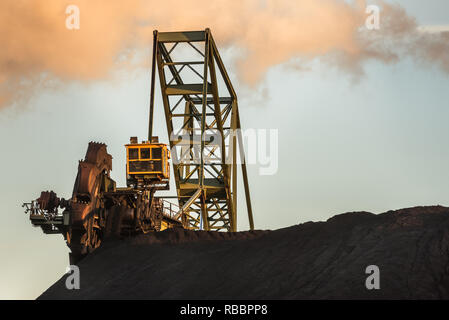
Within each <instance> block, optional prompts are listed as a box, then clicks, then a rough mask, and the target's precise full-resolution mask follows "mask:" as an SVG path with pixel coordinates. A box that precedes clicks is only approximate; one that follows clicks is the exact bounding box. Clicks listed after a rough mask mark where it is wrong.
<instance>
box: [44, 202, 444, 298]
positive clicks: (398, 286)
mask: <svg viewBox="0 0 449 320" xmlns="http://www.w3.org/2000/svg"><path fill="white" fill-rule="evenodd" d="M369 265H376V266H378V268H379V275H380V278H379V282H380V289H378V290H377V289H372V290H368V289H367V287H366V285H365V282H366V279H367V277H369V276H370V275H369V274H367V273H366V268H367V266H369ZM79 268H80V274H81V277H80V278H81V288H80V289H79V290H67V289H66V287H65V278H66V276H63V277H62V278H61V279H60V280H59V281H57V282H56V283H55V284H54V285H53V286H51V287H50V288H49V289H48V290H47V291H45V292H44V293H43V294H42V295H41V296H40V299H449V208H445V207H441V206H433V207H416V208H409V209H402V210H397V211H389V212H386V213H383V214H378V215H375V214H372V213H369V212H351V213H345V214H340V215H337V216H334V217H333V218H330V219H329V220H327V221H326V222H308V223H304V224H300V225H295V226H292V227H288V228H284V229H279V230H274V231H253V232H237V233H213V232H205V231H196V232H195V231H186V230H180V229H177V230H167V231H163V232H160V233H156V234H155V233H152V234H147V235H141V236H137V237H134V238H127V239H117V240H111V241H108V242H105V243H104V244H103V245H102V247H101V248H99V249H98V250H96V251H95V252H94V253H92V254H91V255H89V256H88V257H87V258H85V259H84V260H82V261H81V262H80V263H79Z"/></svg>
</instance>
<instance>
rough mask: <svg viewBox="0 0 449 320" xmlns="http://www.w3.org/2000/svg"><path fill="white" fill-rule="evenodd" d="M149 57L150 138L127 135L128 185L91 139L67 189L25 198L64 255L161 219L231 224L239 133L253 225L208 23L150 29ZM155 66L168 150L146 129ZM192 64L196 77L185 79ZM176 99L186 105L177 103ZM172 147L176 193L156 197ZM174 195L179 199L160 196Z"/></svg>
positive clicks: (230, 104) (233, 105) (234, 124)
mask: <svg viewBox="0 0 449 320" xmlns="http://www.w3.org/2000/svg"><path fill="white" fill-rule="evenodd" d="M198 45H199V46H198ZM182 46H184V47H187V48H190V49H191V50H193V53H194V54H196V59H197V60H195V58H192V59H189V60H185V61H180V60H176V59H175V57H174V56H173V54H174V51H175V49H176V48H177V47H178V48H179V47H182ZM184 53H185V51H184ZM152 62H153V63H152V74H151V93H150V116H149V134H148V140H146V141H141V142H140V143H139V142H138V140H137V137H131V139H130V143H129V144H127V145H125V147H126V184H127V185H126V187H117V186H116V182H115V181H114V180H113V179H112V178H111V176H110V172H111V170H112V156H111V155H110V154H109V153H108V152H107V148H106V145H105V144H103V143H97V142H90V143H89V146H88V148H87V152H86V155H85V158H84V159H83V160H81V161H79V164H78V173H77V176H76V179H75V184H74V187H73V193H72V197H71V198H70V199H67V200H66V199H64V198H59V197H58V196H57V195H56V193H55V192H53V191H43V192H41V194H40V197H39V198H38V199H36V200H34V201H31V202H29V203H24V204H23V206H24V207H25V208H26V211H25V212H26V213H28V214H29V217H30V220H31V223H32V225H33V226H36V227H40V228H41V229H42V231H43V232H44V233H46V234H62V235H63V236H64V239H65V241H66V243H67V245H68V247H69V248H70V251H71V252H70V254H69V255H70V263H71V264H76V263H78V262H79V261H80V260H81V259H82V258H83V257H85V256H86V255H87V254H89V253H90V252H92V251H93V250H95V249H96V248H98V247H99V246H100V245H101V243H102V242H103V241H105V240H106V239H108V238H114V237H115V238H117V237H124V236H131V235H135V234H142V233H149V232H157V231H162V230H165V229H168V228H184V229H192V230H198V229H202V230H216V231H236V230H237V161H236V158H237V141H238V142H239V145H240V148H239V152H240V159H241V169H242V173H243V185H244V188H245V190H244V191H245V198H246V204H247V210H248V220H249V225H250V229H251V230H252V229H253V228H254V223H253V217H252V209H251V201H250V194H249V186H248V176H247V172H246V165H245V161H244V152H243V147H242V136H241V132H240V117H239V114H238V107H237V97H236V94H235V91H234V89H233V87H232V84H231V82H230V79H229V77H228V75H227V73H226V69H225V68H224V65H223V63H222V60H221V58H220V55H219V53H218V50H217V48H216V45H215V42H214V40H213V38H212V34H211V32H210V30H209V29H206V30H203V31H188V32H158V31H155V32H154V41H153V60H152ZM216 69H218V72H217V71H216ZM156 70H157V72H158V75H159V82H160V89H161V95H162V101H163V107H164V113H165V120H166V127H167V133H168V137H169V140H170V142H169V146H170V150H169V148H168V146H167V145H166V144H163V143H159V139H158V137H156V136H153V113H154V95H155V83H156V80H155V75H156ZM183 70H190V71H191V75H190V76H188V75H185V74H184V73H183ZM184 72H185V71H184ZM192 74H193V75H194V76H196V77H197V80H196V82H195V81H193V83H192V80H191V79H192ZM218 76H221V79H220V81H218V80H217V78H218ZM168 78H171V80H169V79H168ZM219 82H221V83H224V87H225V88H224V90H221V89H219V85H218V83H219ZM223 92H225V94H224V95H223ZM173 99H175V100H173ZM181 102H182V103H183V104H184V105H185V108H184V110H181V111H179V112H177V111H176V110H177V108H178V106H179V105H180V104H181ZM179 109H180V108H179ZM176 119H179V120H180V123H179V124H176V121H175V120H176ZM171 153H173V158H174V159H173V172H174V178H175V181H174V182H175V185H176V191H177V194H176V196H172V197H168V196H165V197H160V196H157V195H156V193H157V192H158V191H159V190H169V183H170V162H169V159H170V158H171ZM172 198H174V199H176V200H177V202H178V203H177V204H175V203H171V202H169V201H168V200H169V199H172Z"/></svg>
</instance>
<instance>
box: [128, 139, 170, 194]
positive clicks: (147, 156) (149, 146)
mask: <svg viewBox="0 0 449 320" xmlns="http://www.w3.org/2000/svg"><path fill="white" fill-rule="evenodd" d="M125 147H126V184H127V185H128V187H129V186H147V185H152V184H157V183H163V182H166V181H168V180H169V178H170V164H169V162H168V159H170V151H169V150H168V148H167V145H166V144H163V143H159V142H158V138H157V137H153V139H152V141H151V142H149V141H142V143H138V142H137V138H136V137H131V139H130V144H127V145H125Z"/></svg>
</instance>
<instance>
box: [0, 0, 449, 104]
mask: <svg viewBox="0 0 449 320" xmlns="http://www.w3.org/2000/svg"><path fill="white" fill-rule="evenodd" d="M69 4H75V5H77V6H78V7H79V8H80V29H79V30H68V29H67V28H66V26H65V20H66V17H67V15H66V13H65V9H66V7H67V6H68V5H69ZM378 4H379V5H380V6H381V8H382V9H381V13H380V14H381V16H380V30H374V31H369V30H367V29H366V28H365V27H364V23H365V19H366V17H367V14H366V13H365V8H366V3H365V1H361V0H360V1H353V2H347V1H343V0H295V1H291V0H265V1H261V0H246V1H228V0H215V1H209V0H194V1H178V0H166V1H155V0H126V1H118V0H117V1H101V0H71V1H65V0H36V1H28V0H15V1H2V2H1V4H0V40H1V42H2V50H0V108H1V107H5V106H8V105H11V104H13V103H14V102H17V101H23V99H26V98H27V97H29V96H30V95H32V94H33V93H34V92H36V90H39V88H41V86H43V85H46V84H47V83H48V81H50V80H51V79H57V80H58V81H59V82H62V83H64V82H69V81H82V82H91V81H97V80H99V79H108V78H109V77H111V72H112V71H113V70H116V69H117V68H120V67H124V68H131V67H135V66H136V65H137V66H142V64H144V65H145V66H146V67H148V65H147V64H146V63H147V61H148V60H149V59H148V57H144V59H143V60H140V61H139V59H137V61H136V59H135V57H136V56H134V54H135V53H138V52H141V51H142V50H143V49H148V47H149V46H151V41H152V40H151V39H152V31H153V30H154V29H158V30H161V31H175V30H197V29H200V30H201V29H204V28H205V27H210V28H211V29H212V33H213V35H214V38H215V40H216V41H217V42H218V44H219V46H221V47H225V46H235V47H238V48H239V49H240V50H239V52H242V54H241V56H240V57H239V58H238V59H237V60H236V68H237V75H238V76H239V78H240V79H241V80H242V81H244V82H245V83H247V84H257V83H258V82H259V81H260V80H261V79H262V78H263V77H264V75H265V73H266V72H267V70H268V69H269V68H270V67H272V66H275V65H278V64H282V63H286V62H288V61H290V60H291V59H293V58H295V59H296V58H299V59H300V60H301V61H307V60H311V59H316V58H318V59H322V60H323V61H325V62H326V63H329V64H331V65H333V66H335V67H337V68H339V69H341V70H343V71H344V72H349V73H351V74H355V75H361V74H363V65H364V62H366V61H367V60H376V61H380V62H383V63H394V62H396V61H398V60H400V59H401V58H402V57H404V56H407V55H411V56H412V57H414V58H415V59H417V60H419V61H423V62H425V63H428V64H432V65H436V66H438V67H439V68H441V69H442V70H444V71H446V72H449V58H448V54H449V53H448V52H449V51H448V50H447V49H448V43H449V42H448V41H447V40H448V34H447V33H446V32H441V31H435V32H432V33H429V32H422V31H420V30H419V28H418V26H417V24H416V22H415V20H414V19H413V18H412V17H410V16H408V15H407V13H406V12H405V11H404V9H402V8H401V7H400V6H397V5H390V4H386V3H384V2H378ZM141 56H142V55H141ZM132 57H134V58H133V59H132ZM137 57H139V56H138V55H137Z"/></svg>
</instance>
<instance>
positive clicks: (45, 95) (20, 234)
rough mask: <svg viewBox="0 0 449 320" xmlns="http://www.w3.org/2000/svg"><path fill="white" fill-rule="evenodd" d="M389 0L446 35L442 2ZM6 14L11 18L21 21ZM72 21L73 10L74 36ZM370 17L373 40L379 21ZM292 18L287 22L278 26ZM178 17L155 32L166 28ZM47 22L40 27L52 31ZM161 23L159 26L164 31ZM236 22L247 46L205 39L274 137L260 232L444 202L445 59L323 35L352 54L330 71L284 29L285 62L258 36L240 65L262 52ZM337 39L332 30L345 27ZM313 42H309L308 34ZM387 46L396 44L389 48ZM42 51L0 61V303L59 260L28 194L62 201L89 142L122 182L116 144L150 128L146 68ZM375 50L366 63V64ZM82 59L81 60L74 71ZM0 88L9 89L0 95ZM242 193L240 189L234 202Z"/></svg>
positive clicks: (52, 271)
mask: <svg viewBox="0 0 449 320" xmlns="http://www.w3.org/2000/svg"><path fill="white" fill-rule="evenodd" d="M330 2H335V1H333V0H332V1H330ZM387 2H388V3H390V4H391V3H398V4H400V6H401V7H402V8H404V9H405V11H406V13H407V15H408V16H409V17H414V18H415V19H416V23H417V25H418V26H419V27H420V28H423V29H425V30H430V31H431V30H449V3H448V2H447V1H445V0H429V1H419V0H403V1H398V2H394V1H387ZM36 3H39V1H36ZM73 3H76V1H73ZM368 3H369V2H368ZM304 4H305V5H306V4H307V1H304ZM13 9H14V10H15V11H14V14H18V12H20V11H17V8H13ZM41 9H42V10H43V11H45V10H46V9H45V7H42V8H41ZM162 9H163V8H161V11H163V10H162ZM300 9H301V8H300ZM312 9H313V8H312ZM23 10H24V12H25V11H26V8H25V9H23ZM0 11H2V12H3V14H4V12H5V11H4V10H0ZM106 11H107V10H106ZM111 12H113V11H112V9H111ZM299 12H300V11H295V13H298V14H299ZM332 12H334V11H332ZM337 12H340V11H337ZM343 12H346V11H343ZM351 12H352V11H351ZM268 13H271V14H273V13H272V12H271V11H268ZM27 14H30V13H27ZM123 14H124V15H125V14H130V15H131V16H132V15H133V14H135V12H133V11H131V12H125V13H123ZM276 14H277V16H276V18H275V21H277V22H278V24H280V25H282V24H281V22H282V21H283V15H287V13H282V12H281V13H276ZM111 15H112V13H111ZM82 17H83V10H82V8H81V30H82V28H83V20H82ZM113 17H116V16H114V15H113ZM157 17H158V16H155V19H156V18H157ZM380 17H381V30H380V31H381V32H383V31H382V13H381V16H380ZM13 18H14V19H20V17H19V16H13ZM175 18H176V17H175ZM196 18H197V19H198V23H200V24H201V23H204V24H206V23H207V22H208V21H207V19H205V21H204V22H203V21H202V19H203V18H202V15H201V14H198V16H197V17H196ZM295 18H296V17H295V16H294V15H293V16H289V17H285V19H286V20H287V21H296V20H297V19H295ZM176 21H178V20H177V19H174V22H173V23H172V24H170V25H169V24H167V23H166V22H160V24H161V26H162V27H166V28H169V29H171V28H175V29H176V23H175V22H176ZM179 21H180V22H179V24H180V25H182V26H184V24H183V22H182V21H181V20H179ZM121 22H122V23H123V21H121ZM256 22H257V21H255V23H256ZM114 23H118V22H114V21H111V22H110V24H111V30H115V28H116V27H115V26H114ZM223 23H225V21H224V22H223ZM239 23H240V22H239ZM299 26H300V25H298V27H299ZM314 26H315V25H314ZM52 27H53V26H52V24H48V28H50V32H51V28H52ZM162 27H161V28H158V29H160V30H161V31H164V28H162ZM205 27H206V26H205ZM242 27H244V28H247V29H244V31H243V33H242V34H243V35H244V37H245V39H246V40H247V43H248V47H244V46H245V42H242V41H243V40H235V38H234V37H236V34H227V33H226V32H224V31H223V30H224V29H225V28H223V30H222V29H221V28H220V26H217V27H216V29H214V28H212V33H213V34H214V38H215V41H216V42H217V45H218V47H219V50H220V52H221V55H222V57H223V60H224V63H225V65H226V67H227V70H228V72H229V74H230V77H231V80H232V82H233V84H234V88H235V89H236V92H237V95H238V98H239V108H240V117H241V121H242V127H244V128H252V129H276V130H278V148H277V150H278V161H279V162H278V170H277V172H276V173H275V174H274V175H260V172H259V169H260V165H258V164H254V165H249V167H248V170H249V171H248V172H249V183H250V189H251V197H252V205H253V212H254V219H255V226H256V228H257V229H278V228H282V227H287V226H291V225H294V224H298V223H303V222H307V221H325V220H326V219H328V218H330V217H332V216H334V215H335V214H339V213H344V212H350V211H369V212H373V213H382V212H385V211H388V210H393V209H399V208H405V207H412V206H420V205H437V204H440V205H445V206H449V196H448V195H449V170H448V168H447V164H448V160H449V148H448V147H447V146H448V137H449V126H447V119H448V118H449V108H448V106H449V90H448V88H449V73H448V71H447V70H445V65H444V59H443V60H441V61H442V62H441V63H439V61H440V60H438V59H440V58H441V57H443V58H444V57H446V59H447V51H446V52H445V54H446V55H444V52H442V53H441V55H440V56H438V57H439V58H438V59H437V58H435V57H436V56H435V55H433V56H430V58H429V56H428V55H425V54H424V53H422V54H417V55H414V54H407V53H406V54H401V56H400V58H399V59H392V60H391V61H390V60H388V59H387V57H388V55H386V54H385V51H384V50H383V49H382V50H380V49H379V50H378V51H376V50H374V51H372V50H371V51H364V47H363V46H361V43H359V42H357V43H352V42H351V41H349V40H348V39H346V38H344V39H340V38H339V37H340V36H339V35H337V34H335V37H334V36H333V34H330V35H329V34H326V37H328V38H329V39H331V40H332V41H334V42H332V41H331V44H332V46H338V47H339V48H340V49H341V50H342V51H343V52H344V53H345V54H346V55H347V57H349V58H351V59H352V60H351V63H350V64H348V63H343V62H344V61H346V62H347V60H344V61H343V60H342V61H343V62H342V61H339V62H337V63H330V62H329V60H327V58H326V57H323V56H321V53H322V52H324V51H325V50H328V49H329V48H328V46H327V45H325V46H323V45H322V44H321V43H320V42H316V43H315V42H313V45H310V46H302V45H299V44H290V42H293V43H295V42H297V43H302V42H301V41H306V40H307V39H306V38H301V32H299V31H298V32H297V31H296V30H295V29H294V28H293V29H292V30H289V33H288V39H287V40H286V41H285V42H279V43H278V45H279V46H282V45H284V47H282V50H281V49H279V50H281V51H282V52H283V53H284V54H283V55H281V56H277V53H275V52H274V51H276V50H269V48H270V46H271V45H270V41H269V40H270V39H273V40H272V41H278V40H276V39H275V38H271V37H270V36H267V37H268V38H267V39H268V40H267V39H266V41H265V44H264V45H265V47H266V48H265V52H264V53H263V54H258V53H253V55H252V56H251V59H249V60H248V58H246V60H245V59H242V47H243V48H246V49H248V50H251V49H254V48H257V49H260V46H261V44H260V43H259V42H257V41H255V38H257V37H253V36H252V35H253V34H254V33H255V34H256V35H257V30H256V31H252V30H250V29H251V28H253V27H252V26H251V24H248V25H243V26H242ZM256 27H257V26H254V28H256ZM350 27H351V26H348V28H350ZM17 28H19V27H17ZM27 30H28V29H26V28H24V29H21V31H20V32H21V33H20V34H19V37H18V38H17V39H18V40H20V39H22V38H23V43H24V44H27V43H28V42H27V41H28V40H27V37H28V36H29V34H28V32H30V31H27ZM120 30H121V29H120ZM214 30H216V31H217V32H216V33H215V32H214ZM13 31H14V30H13ZM125 31H128V30H127V29H126V30H125ZM340 31H341V32H339V33H338V34H340V33H344V32H345V31H344V30H340ZM17 32H19V31H17ZM427 33H429V31H427ZM124 34H125V39H127V36H126V33H124ZM312 34H313V37H314V38H316V37H319V33H317V34H314V32H313V30H312ZM145 35H146V33H145ZM262 35H263V33H261V34H259V37H262ZM0 36H1V38H0V40H2V43H7V44H9V45H10V47H11V48H12V47H14V46H15V45H16V42H17V41H16V42H14V41H12V40H10V39H9V38H8V35H6V34H5V33H0ZM382 36H385V37H389V36H391V35H390V34H388V33H386V34H384V33H382ZM105 37H106V38H107V36H105ZM129 37H132V35H130V36H129ZM297 37H298V38H297ZM335 38H338V39H339V40H338V41H337V40H335ZM58 39H59V38H58ZM61 39H63V38H61ZM388 39H390V38H388ZM3 40H5V41H3ZM390 40H391V39H390ZM42 41H44V40H42ZM60 41H61V43H63V41H64V40H60ZM83 41H84V40H83ZM104 41H105V42H106V41H107V40H104ZM115 41H116V40H113V39H111V40H110V43H109V42H107V46H106V47H107V48H108V49H111V50H112V49H114V48H115ZM326 41H327V38H326ZM326 41H325V42H326ZM348 41H349V42H348ZM386 41H387V40H385V38H382V37H381V38H380V40H377V42H374V45H376V46H378V47H382V46H383V45H384V44H385V43H384V42H386ZM19 42H20V41H19ZM136 43H137V42H136ZM427 43H428V42H420V41H418V42H416V46H417V47H415V46H403V47H401V50H418V51H419V50H421V49H423V47H425V46H426V45H427ZM88 44H89V43H88V42H86V43H84V42H80V45H81V48H83V50H84V49H85V50H87V51H89V50H88V48H85V47H83V46H82V45H86V46H87V45H88ZM362 44H366V42H362ZM35 45H36V44H35V43H32V42H30V43H29V46H30V47H29V48H28V47H27V49H29V50H32V49H33V50H34V49H35V47H34V46H35ZM52 45H54V46H57V45H58V43H54V44H52ZM136 46H137V47H138V49H139V50H138V51H137V52H138V55H141V56H142V57H144V59H145V57H146V58H147V59H148V60H149V58H150V56H149V54H150V52H151V51H150V50H151V37H150V36H149V37H148V38H147V39H146V42H145V41H144V42H143V43H140V42H139V43H138V44H136ZM393 46H394V48H396V47H397V46H401V43H399V42H393ZM8 48H9V47H8ZM8 48H7V49H8ZM416 48H418V49H416ZM432 48H433V47H432ZM65 49H66V50H73V48H72V49H70V48H65ZM371 49H372V48H371ZM39 50H40V49H36V51H32V52H33V55H32V56H31V55H30V56H26V55H25V56H24V57H19V58H20V59H22V58H23V59H22V60H19V58H17V59H18V60H17V61H18V62H17V61H16V63H15V64H14V63H10V61H11V56H8V55H6V54H5V53H3V55H2V54H0V67H1V68H2V69H0V93H1V94H3V96H4V97H5V100H1V99H0V103H2V105H1V106H0V143H1V146H2V150H3V152H2V153H1V157H0V161H1V166H0V177H1V183H0V195H1V196H0V197H1V201H0V216H1V218H2V223H1V225H0V256H1V257H2V261H1V262H2V263H1V266H0V298H1V299H34V298H36V297H37V296H39V295H40V294H41V293H42V292H43V291H44V290H45V289H46V288H48V287H49V286H50V285H51V284H53V283H54V282H55V281H56V280H58V279H59V278H60V277H61V276H62V275H63V273H64V272H65V271H66V267H67V265H68V248H67V247H66V245H65V242H64V241H63V238H62V236H61V235H44V234H43V233H42V232H41V230H40V229H38V228H32V227H31V224H30V222H29V220H28V217H27V216H26V215H25V214H24V213H23V208H21V204H22V203H23V202H28V201H30V200H33V199H36V198H37V197H38V196H39V193H40V191H42V190H54V191H56V192H57V193H58V195H60V196H62V197H65V198H68V197H70V195H71V191H72V188H73V183H74V180H75V176H76V172H77V161H78V160H79V159H81V158H83V157H84V154H85V151H86V148H87V144H88V142H89V141H100V142H105V143H106V144H107V145H108V151H109V153H110V154H111V155H112V156H113V171H112V176H113V178H114V179H115V180H116V181H117V184H118V185H121V186H123V185H125V172H124V164H125V148H124V144H126V143H127V142H128V141H129V137H130V136H138V137H139V138H144V137H145V136H146V133H147V128H148V127H147V125H148V124H147V116H148V102H149V87H150V76H149V75H150V70H149V68H148V66H147V65H146V64H145V63H144V64H142V65H138V66H133V67H132V68H116V67H115V66H114V64H108V63H107V59H106V58H105V56H101V55H98V56H97V55H93V56H92V55H90V54H87V53H86V56H85V57H84V59H81V61H80V62H79V65H75V66H72V67H66V66H64V65H63V64H61V65H58V64H57V63H50V62H48V61H47V60H46V57H47V56H46V55H45V54H44V53H43V52H41V51H39ZM80 50H81V49H80ZM323 50H324V51H323ZM6 51H7V50H4V52H6ZM11 52H12V51H11ZM83 52H84V51H83ZM373 52H375V53H376V55H375V56H376V57H377V58H374V59H371V58H369V59H368V58H366V57H367V56H368V57H370V56H369V54H372V53H373ZM420 52H421V51H420ZM426 52H427V53H428V52H430V53H432V52H431V51H426ZM34 54H35V55H34ZM299 54H301V55H300V57H301V58H300V59H297V57H296V55H299ZM125 57H127V56H125ZM305 57H306V58H305ZM432 57H433V58H432ZM100 58H105V59H104V60H103V61H99V60H98V59H100ZM107 58H108V59H109V56H108V57H107ZM130 59H136V57H131V58H130ZM5 61H6V62H5ZM8 61H9V63H7V62H8ZM105 61H106V62H105ZM254 61H256V62H254ZM445 61H449V60H445ZM28 62H29V63H28ZM63 62H65V63H67V61H63ZM69 62H73V61H72V60H69ZM83 63H85V64H86V65H88V64H91V65H89V66H90V68H86V70H83V71H82V72H81V71H79V70H81V69H83V68H85V67H84V66H83ZM16 66H17V67H16ZM360 66H362V69H360V68H359V67H360ZM360 70H362V72H360ZM50 71H51V72H53V75H57V76H55V79H56V80H55V83H53V84H52V83H51V82H45V84H44V85H35V84H34V83H35V82H36V79H41V78H46V77H50V79H52V73H51V72H50ZM92 73H93V74H92ZM104 74H108V76H104ZM27 80H30V81H31V85H30V84H29V82H27ZM2 81H3V82H2ZM33 81H34V82H33ZM2 83H3V84H5V83H6V85H4V86H3V87H2V86H1V84H2ZM156 97H157V98H156V115H155V128H154V130H155V132H158V134H159V136H160V140H162V141H165V142H167V141H168V140H167V136H166V128H165V122H164V121H165V120H164V115H163V110H162V103H161V99H160V92H159V91H158V90H157V91H156ZM2 101H3V102H2ZM5 101H6V102H5ZM242 191H243V190H242V188H241V185H240V192H239V199H241V200H243V193H242ZM238 207H239V217H238V227H239V230H247V229H248V221H247V218H246V216H245V203H244V202H243V201H240V202H239V204H238Z"/></svg>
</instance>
